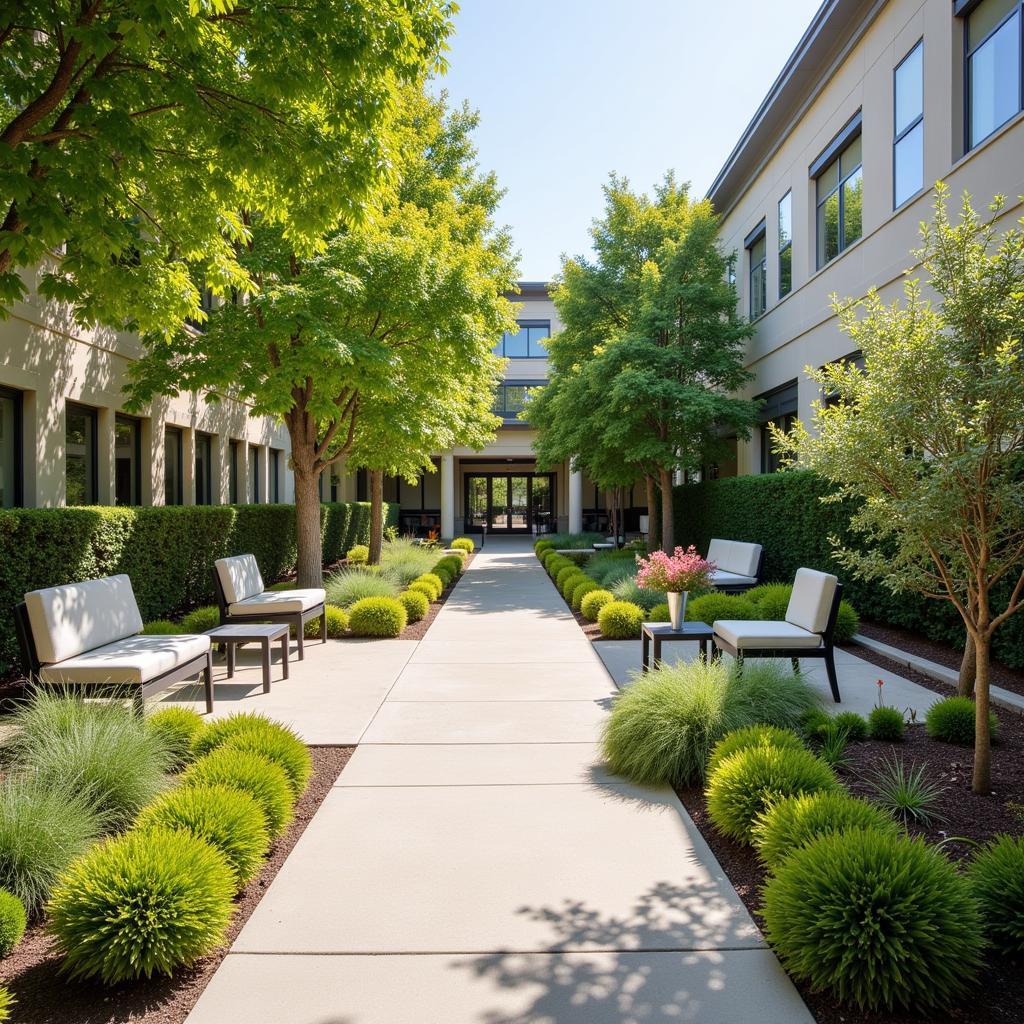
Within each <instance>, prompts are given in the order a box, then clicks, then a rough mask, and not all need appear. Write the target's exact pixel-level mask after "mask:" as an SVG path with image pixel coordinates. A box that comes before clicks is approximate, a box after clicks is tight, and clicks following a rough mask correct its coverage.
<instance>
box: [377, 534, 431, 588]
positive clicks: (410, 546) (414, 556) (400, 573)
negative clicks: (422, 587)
mask: <svg viewBox="0 0 1024 1024" xmlns="http://www.w3.org/2000/svg"><path fill="white" fill-rule="evenodd" d="M436 561H437V556H436V554H435V552H433V551H431V550H430V548H427V547H424V546H423V545H422V544H414V543H413V542H412V541H411V540H404V539H403V540H394V541H388V542H387V543H386V544H384V545H383V547H382V548H381V553H380V573H381V575H382V576H384V577H386V578H387V579H390V580H392V581H393V582H394V583H395V584H396V586H398V587H399V588H400V589H401V588H404V587H407V586H408V585H409V584H410V583H412V581H413V580H414V579H416V578H417V577H418V576H421V575H422V574H423V573H425V572H429V571H430V570H431V568H432V567H433V565H434V563H435V562H436Z"/></svg>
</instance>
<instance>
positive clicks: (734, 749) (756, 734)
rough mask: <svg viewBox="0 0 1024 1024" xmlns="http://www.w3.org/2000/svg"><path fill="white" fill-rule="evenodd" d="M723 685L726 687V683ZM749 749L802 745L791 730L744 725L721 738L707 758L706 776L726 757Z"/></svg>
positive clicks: (797, 748)
mask: <svg viewBox="0 0 1024 1024" xmlns="http://www.w3.org/2000/svg"><path fill="white" fill-rule="evenodd" d="M725 685H728V682H726V684H725ZM750 747H783V748H789V749H791V750H803V749H804V743H803V740H801V739H800V737H799V736H798V735H797V734H796V733H795V732H793V730H792V729H780V728H778V727H777V726H774V725H765V724H764V723H763V722H757V723H756V724H754V725H745V726H743V727H742V728H739V729H733V730H732V732H730V733H727V734H726V735H725V736H723V737H722V738H721V739H720V740H719V741H718V742H717V743H716V744H715V746H714V749H713V750H712V751H711V755H710V756H709V757H708V769H707V770H708V775H710V774H712V772H714V770H715V769H716V768H717V767H718V765H719V764H721V763H722V761H724V760H725V759H726V758H727V757H730V756H731V755H732V754H736V753H738V752H739V751H741V750H748V749H749V748H750Z"/></svg>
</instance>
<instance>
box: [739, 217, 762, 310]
mask: <svg viewBox="0 0 1024 1024" xmlns="http://www.w3.org/2000/svg"><path fill="white" fill-rule="evenodd" d="M758 242H764V255H763V256H762V257H761V259H759V260H758V261H757V263H755V262H754V246H756V245H757V244H758ZM743 248H744V249H746V251H747V313H748V314H749V316H750V319H751V320H759V319H760V318H761V317H763V316H764V315H765V313H767V312H768V236H767V225H766V222H765V219H764V218H763V217H762V218H761V223H760V224H758V225H757V227H756V228H754V230H753V231H751V232H750V234H748V235H747V237H746V238H744V239H743ZM755 272H757V273H758V274H759V275H760V277H761V308H760V309H758V310H755V309H754V273H755Z"/></svg>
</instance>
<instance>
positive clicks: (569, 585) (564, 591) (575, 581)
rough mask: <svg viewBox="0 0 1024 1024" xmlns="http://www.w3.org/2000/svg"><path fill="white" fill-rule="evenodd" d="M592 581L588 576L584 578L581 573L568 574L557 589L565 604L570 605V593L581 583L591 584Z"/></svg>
mask: <svg viewBox="0 0 1024 1024" xmlns="http://www.w3.org/2000/svg"><path fill="white" fill-rule="evenodd" d="M592 582H593V581H592V580H591V579H590V577H588V576H584V575H583V573H581V572H574V573H570V575H569V576H567V577H566V578H565V580H563V581H562V585H561V586H560V587H559V588H558V589H559V591H560V592H561V595H562V597H563V598H564V599H565V602H566V604H571V603H572V592H573V591H574V590H575V589H576V588H577V587H578V586H579V585H580V584H581V583H592Z"/></svg>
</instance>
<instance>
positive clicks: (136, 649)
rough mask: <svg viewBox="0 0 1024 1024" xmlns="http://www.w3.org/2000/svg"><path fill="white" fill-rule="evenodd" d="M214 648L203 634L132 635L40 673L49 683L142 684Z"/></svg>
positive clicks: (43, 669)
mask: <svg viewBox="0 0 1024 1024" xmlns="http://www.w3.org/2000/svg"><path fill="white" fill-rule="evenodd" d="M209 649H210V638H209V637H208V636H205V635H203V634H199V635H192V634H189V635H183V636H131V637H128V638H126V639H124V640H116V641H115V642H114V643H112V644H106V645H105V646H103V647H98V648H96V649H95V650H92V651H87V652H86V653H84V654H79V655H76V656H75V657H73V658H67V659H66V660H64V661H59V662H57V664H56V665H46V666H44V667H43V668H42V669H41V670H40V672H39V678H40V679H42V680H43V682H45V683H57V684H61V685H65V686H73V685H75V684H76V683H114V684H117V685H131V684H134V685H138V684H139V683H147V682H149V681H150V680H151V679H156V677H157V676H162V675H163V674H164V673H165V672H170V671H171V670H172V669H174V668H177V667H178V666H179V665H183V664H184V663H185V662H187V661H191V660H192V659H193V658H198V657H199V656H200V655H203V654H205V653H206V652H207V651H208V650H209Z"/></svg>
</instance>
